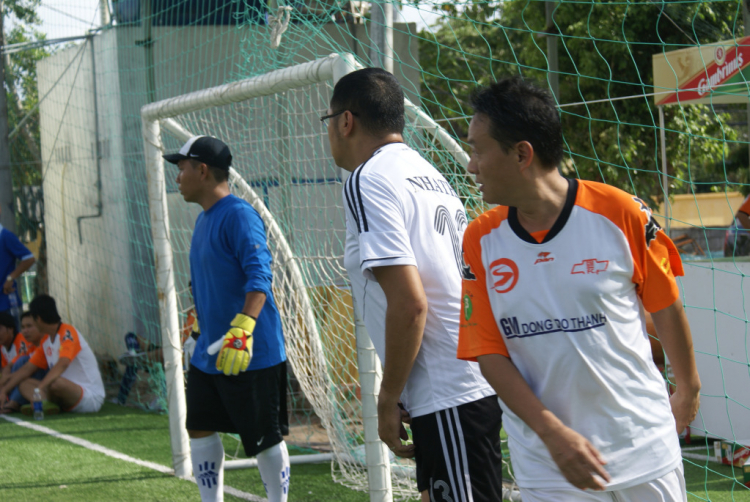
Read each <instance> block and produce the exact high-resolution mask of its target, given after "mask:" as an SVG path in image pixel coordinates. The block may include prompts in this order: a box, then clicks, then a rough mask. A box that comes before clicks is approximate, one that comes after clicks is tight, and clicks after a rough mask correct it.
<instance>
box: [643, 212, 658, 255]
mask: <svg viewBox="0 0 750 502" xmlns="http://www.w3.org/2000/svg"><path fill="white" fill-rule="evenodd" d="M659 230H661V226H660V225H659V223H657V221H656V220H655V219H654V217H653V216H652V217H651V218H650V219H649V220H648V223H646V247H649V246H651V241H652V240H654V239H656V233H657V232H658V231H659Z"/></svg>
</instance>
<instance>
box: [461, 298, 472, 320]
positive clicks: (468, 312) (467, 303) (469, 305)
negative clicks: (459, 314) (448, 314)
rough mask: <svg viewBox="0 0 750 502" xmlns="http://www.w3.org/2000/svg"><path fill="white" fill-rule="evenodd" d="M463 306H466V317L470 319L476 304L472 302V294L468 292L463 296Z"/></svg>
mask: <svg viewBox="0 0 750 502" xmlns="http://www.w3.org/2000/svg"><path fill="white" fill-rule="evenodd" d="M463 307H464V319H465V320H466V321H468V320H469V319H471V314H472V312H473V311H474V305H472V303H471V295H469V294H468V293H467V294H465V295H464V297H463Z"/></svg>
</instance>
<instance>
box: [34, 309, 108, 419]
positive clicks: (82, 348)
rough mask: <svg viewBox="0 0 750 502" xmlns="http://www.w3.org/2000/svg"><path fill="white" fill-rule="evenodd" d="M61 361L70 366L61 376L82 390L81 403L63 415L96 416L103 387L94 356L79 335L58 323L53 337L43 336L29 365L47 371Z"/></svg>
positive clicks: (101, 400)
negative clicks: (81, 413)
mask: <svg viewBox="0 0 750 502" xmlns="http://www.w3.org/2000/svg"><path fill="white" fill-rule="evenodd" d="M61 357H66V358H68V359H70V365H69V366H68V368H67V369H66V370H65V372H64V373H63V374H62V375H61V376H62V377H63V378H65V379H67V380H70V381H71V382H73V383H74V384H76V385H78V386H80V387H81V389H82V391H83V392H82V394H81V401H79V402H78V403H76V405H75V406H73V407H71V408H70V409H68V410H64V411H77V412H84V413H86V412H96V411H99V408H101V405H102V403H103V402H104V383H103V382H102V375H101V373H100V372H99V365H98V363H97V361H96V357H95V356H94V352H93V351H92V350H91V347H89V344H88V343H87V342H86V340H85V339H84V338H83V335H81V333H80V332H79V331H78V330H77V329H76V328H74V327H73V326H71V325H70V324H65V323H61V324H60V327H59V328H58V330H57V333H55V335H54V337H53V338H51V337H50V336H45V337H44V338H43V339H42V345H41V347H40V349H39V350H37V351H35V352H34V354H33V355H32V356H31V359H29V361H30V362H31V363H33V364H34V365H35V366H37V367H39V368H42V369H51V368H52V367H53V366H54V365H55V364H56V363H57V361H58V360H59V359H60V358H61Z"/></svg>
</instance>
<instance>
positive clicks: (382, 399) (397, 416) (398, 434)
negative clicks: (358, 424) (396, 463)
mask: <svg viewBox="0 0 750 502" xmlns="http://www.w3.org/2000/svg"><path fill="white" fill-rule="evenodd" d="M403 413H406V411H405V410H403V409H402V408H400V407H399V406H398V399H396V400H395V401H394V400H392V399H390V398H389V397H388V396H386V395H384V393H383V392H381V393H380V396H379V398H378V435H379V436H380V439H381V441H383V442H384V443H385V444H386V445H387V446H388V448H389V449H390V450H391V451H392V452H393V454H394V455H396V456H397V457H403V458H412V457H414V445H413V444H402V443H401V440H402V439H403V440H404V441H406V440H408V439H409V435H408V434H407V433H406V429H405V428H404V425H403V424H402V423H401V420H402V416H403ZM406 416H407V417H408V416H409V414H408V413H406ZM409 420H411V418H410V417H409Z"/></svg>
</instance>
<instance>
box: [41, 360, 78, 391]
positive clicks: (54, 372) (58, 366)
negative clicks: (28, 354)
mask: <svg viewBox="0 0 750 502" xmlns="http://www.w3.org/2000/svg"><path fill="white" fill-rule="evenodd" d="M70 363H71V359H70V358H68V357H63V356H61V357H60V358H59V359H58V360H57V362H56V363H55V365H54V366H53V367H52V368H51V369H50V370H49V371H48V372H47V374H46V375H45V376H44V378H43V379H42V381H41V382H39V390H40V391H41V393H42V397H43V398H44V399H46V398H47V389H49V386H50V385H52V384H53V383H54V382H55V380H57V379H58V378H60V376H62V374H63V373H65V370H66V369H68V366H70Z"/></svg>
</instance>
